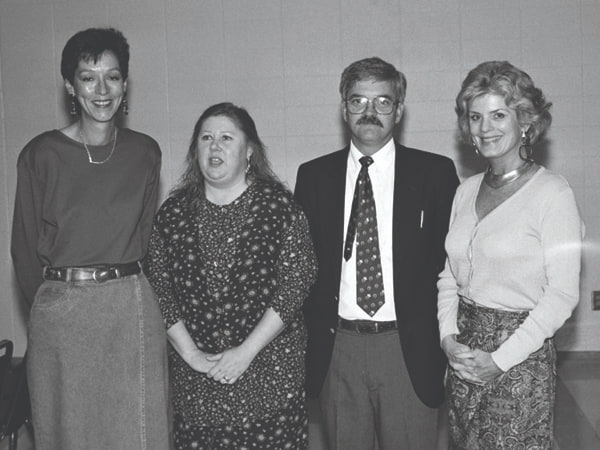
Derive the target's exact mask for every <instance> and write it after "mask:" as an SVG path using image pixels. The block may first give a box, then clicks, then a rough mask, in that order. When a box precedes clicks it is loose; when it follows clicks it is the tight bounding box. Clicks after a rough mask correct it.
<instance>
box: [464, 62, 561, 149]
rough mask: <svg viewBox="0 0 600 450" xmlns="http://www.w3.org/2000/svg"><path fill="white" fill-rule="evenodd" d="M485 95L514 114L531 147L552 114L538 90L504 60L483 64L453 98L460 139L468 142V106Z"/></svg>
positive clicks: (523, 73) (550, 104) (526, 75)
mask: <svg viewBox="0 0 600 450" xmlns="http://www.w3.org/2000/svg"><path fill="white" fill-rule="evenodd" d="M485 94H495V95H500V96H502V97H503V98H504V101H505V102H506V106H508V107H509V108H512V109H514V110H515V111H516V113H517V120H518V121H519V125H520V126H521V127H522V128H525V129H527V136H528V138H529V141H530V143H531V144H533V143H535V142H536V141H537V140H538V139H539V138H540V136H542V135H543V134H544V132H545V131H546V130H547V129H548V128H549V127H550V124H551V123H552V115H551V114H550V111H549V109H550V107H551V106H552V103H550V102H547V101H546V99H545V97H544V94H543V93H542V91H541V89H539V88H537V87H535V86H534V84H533V80H532V79H531V77H530V76H529V75H528V74H527V73H525V72H523V71H522V70H520V69H518V68H516V67H515V66H513V65H512V64H511V63H509V62H507V61H487V62H484V63H481V64H479V65H478V66H477V67H475V68H474V69H473V70H471V71H470V72H469V74H468V75H467V77H466V78H465V80H464V81H463V83H462V88H461V90H460V92H459V93H458V95H457V97H456V108H455V111H456V115H457V116H458V128H459V130H460V134H461V136H462V138H463V140H464V141H465V142H467V143H469V144H470V143H471V133H470V131H469V105H470V103H471V102H472V101H473V99H475V98H476V97H479V96H481V95H485Z"/></svg>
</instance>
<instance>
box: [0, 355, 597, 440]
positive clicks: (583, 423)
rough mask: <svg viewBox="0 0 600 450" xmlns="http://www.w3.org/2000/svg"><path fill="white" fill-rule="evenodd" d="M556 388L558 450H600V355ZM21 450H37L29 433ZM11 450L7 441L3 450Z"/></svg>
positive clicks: (564, 365) (315, 436) (313, 434)
mask: <svg viewBox="0 0 600 450" xmlns="http://www.w3.org/2000/svg"><path fill="white" fill-rule="evenodd" d="M558 374H559V378H558V383H557V386H556V420H555V422H556V423H555V438H556V445H555V450H598V449H600V352H581V353H568V354H565V353H563V354H560V356H559V361H558ZM308 411H309V417H310V450H325V445H324V441H323V436H322V430H321V427H320V414H319V411H318V407H317V404H316V402H315V401H309V404H308ZM19 436H20V437H19V446H18V448H19V450H34V447H33V445H32V443H31V439H30V437H29V436H27V433H26V432H25V430H24V429H23V430H21V433H20V435H19ZM6 449H8V443H7V441H6V440H5V441H3V442H1V443H0V450H6Z"/></svg>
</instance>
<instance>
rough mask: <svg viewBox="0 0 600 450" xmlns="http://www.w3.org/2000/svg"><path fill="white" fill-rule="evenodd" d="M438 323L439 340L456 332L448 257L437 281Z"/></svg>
mask: <svg viewBox="0 0 600 450" xmlns="http://www.w3.org/2000/svg"><path fill="white" fill-rule="evenodd" d="M457 197H458V194H456V195H455V197H454V201H453V202H452V212H451V214H450V225H452V221H453V220H454V217H455V215H456V203H457ZM437 287H438V303H437V307H438V313H437V318H438V323H439V327H440V342H441V341H443V340H444V338H445V337H446V336H448V335H451V334H458V325H457V318H458V284H457V282H456V276H455V274H454V273H453V271H452V267H451V265H450V259H449V258H448V257H446V264H445V266H444V270H443V271H442V272H441V273H440V276H439V279H438V283H437Z"/></svg>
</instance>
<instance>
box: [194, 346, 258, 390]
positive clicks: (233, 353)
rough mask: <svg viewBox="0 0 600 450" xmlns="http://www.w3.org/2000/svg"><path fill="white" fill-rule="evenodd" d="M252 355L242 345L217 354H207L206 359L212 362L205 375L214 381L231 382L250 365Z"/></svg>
mask: <svg viewBox="0 0 600 450" xmlns="http://www.w3.org/2000/svg"><path fill="white" fill-rule="evenodd" d="M254 356H255V355H254V354H252V352H249V351H247V350H245V349H244V348H243V346H239V347H232V348H230V349H228V350H225V351H224V352H223V353H219V354H217V355H207V357H206V360H207V361H208V362H209V363H212V364H213V367H212V368H211V369H210V370H209V371H208V373H207V375H208V377H210V378H212V379H213V380H215V381H219V382H221V383H228V384H233V383H235V382H236V381H237V380H238V378H239V377H241V376H242V374H243V373H244V372H245V371H246V369H247V368H248V367H249V366H250V363H252V360H253V359H254Z"/></svg>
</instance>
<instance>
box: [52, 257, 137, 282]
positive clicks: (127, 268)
mask: <svg viewBox="0 0 600 450" xmlns="http://www.w3.org/2000/svg"><path fill="white" fill-rule="evenodd" d="M141 271H142V266H141V264H140V263H139V262H138V261H136V262H132V263H127V264H111V265H106V266H99V267H44V279H46V280H52V281H67V282H68V281H95V282H96V283H104V282H105V281H108V280H116V279H117V278H121V277H127V276H130V275H137V274H138V273H140V272H141Z"/></svg>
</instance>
